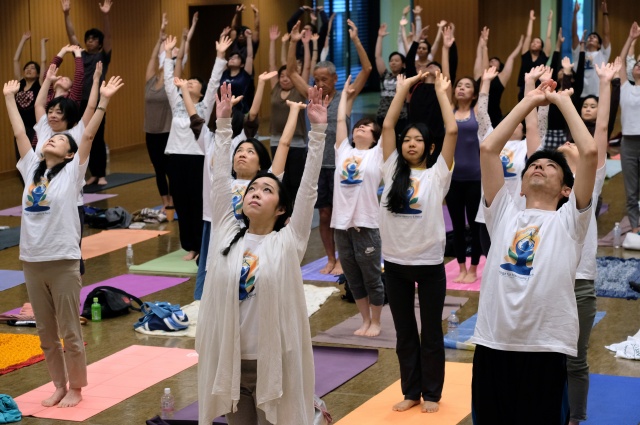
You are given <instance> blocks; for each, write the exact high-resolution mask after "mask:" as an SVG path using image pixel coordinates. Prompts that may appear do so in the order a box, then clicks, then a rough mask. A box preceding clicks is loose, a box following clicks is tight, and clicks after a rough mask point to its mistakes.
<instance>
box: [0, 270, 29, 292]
mask: <svg viewBox="0 0 640 425" xmlns="http://www.w3.org/2000/svg"><path fill="white" fill-rule="evenodd" d="M21 283H24V273H23V272H22V270H0V291H4V290H5V289H9V288H13V287H14V286H18V285H20V284H21Z"/></svg>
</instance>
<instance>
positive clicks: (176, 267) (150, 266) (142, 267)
mask: <svg viewBox="0 0 640 425" xmlns="http://www.w3.org/2000/svg"><path fill="white" fill-rule="evenodd" d="M137 231H138V232H145V230H137ZM185 255H187V252H186V251H185V250H183V249H179V250H177V251H175V252H172V253H170V254H167V255H163V256H162V257H160V258H156V259H154V260H151V261H147V262H146V263H142V264H138V265H135V266H131V267H130V268H129V271H130V272H131V273H151V274H176V275H185V274H188V275H193V276H195V275H196V274H198V265H197V264H196V262H195V261H184V260H183V259H182V257H184V256H185Z"/></svg>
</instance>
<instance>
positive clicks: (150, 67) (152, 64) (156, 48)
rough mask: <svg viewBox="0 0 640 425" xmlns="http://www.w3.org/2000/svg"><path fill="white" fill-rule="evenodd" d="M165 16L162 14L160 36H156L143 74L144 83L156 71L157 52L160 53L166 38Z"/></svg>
mask: <svg viewBox="0 0 640 425" xmlns="http://www.w3.org/2000/svg"><path fill="white" fill-rule="evenodd" d="M168 23H169V22H168V21H167V14H166V13H163V14H162V24H161V25H160V34H159V35H158V41H156V44H155V46H153V50H152V51H151V58H149V62H148V63H147V71H146V73H145V81H149V80H150V79H151V78H153V76H154V75H155V74H156V70H157V69H158V64H157V61H158V52H159V51H160V46H161V45H162V43H163V42H164V40H165V39H166V38H167V35H166V34H165V28H166V27H167V24H168Z"/></svg>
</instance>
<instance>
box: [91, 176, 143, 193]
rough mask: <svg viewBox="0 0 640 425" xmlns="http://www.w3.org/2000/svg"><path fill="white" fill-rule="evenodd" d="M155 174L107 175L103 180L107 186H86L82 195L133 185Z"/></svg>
mask: <svg viewBox="0 0 640 425" xmlns="http://www.w3.org/2000/svg"><path fill="white" fill-rule="evenodd" d="M154 176H155V174H135V173H113V174H109V175H108V176H106V177H105V178H106V179H107V184H105V185H98V184H88V185H86V186H85V187H84V189H83V192H84V193H96V192H100V191H102V190H107V189H111V188H112V187H116V186H122V185H124V184H129V183H134V182H137V181H140V180H146V179H150V178H151V177H154Z"/></svg>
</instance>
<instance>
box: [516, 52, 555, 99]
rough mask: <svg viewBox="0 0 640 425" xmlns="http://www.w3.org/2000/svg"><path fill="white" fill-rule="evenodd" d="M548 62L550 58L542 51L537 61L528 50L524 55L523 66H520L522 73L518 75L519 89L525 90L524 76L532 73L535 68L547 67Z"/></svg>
mask: <svg viewBox="0 0 640 425" xmlns="http://www.w3.org/2000/svg"><path fill="white" fill-rule="evenodd" d="M548 60H549V56H547V55H545V53H544V52H543V51H540V54H539V55H538V59H536V60H535V61H534V60H533V57H532V56H531V51H529V50H527V51H526V52H524V54H523V55H522V65H520V73H519V74H518V87H520V88H521V90H522V88H524V74H526V73H527V72H529V71H531V68H533V67H535V66H538V65H546V63H547V61H548Z"/></svg>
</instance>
